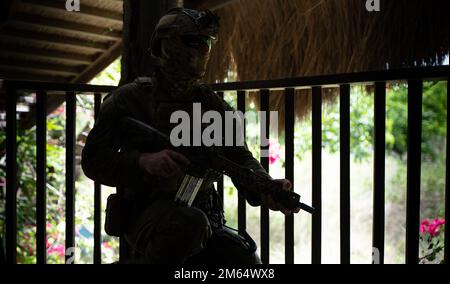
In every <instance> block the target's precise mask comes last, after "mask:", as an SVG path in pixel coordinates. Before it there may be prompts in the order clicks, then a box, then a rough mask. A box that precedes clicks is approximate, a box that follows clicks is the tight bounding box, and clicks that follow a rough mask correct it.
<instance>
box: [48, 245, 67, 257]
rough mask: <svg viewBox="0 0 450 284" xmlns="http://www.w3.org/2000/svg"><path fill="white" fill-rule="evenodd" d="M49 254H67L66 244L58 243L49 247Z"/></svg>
mask: <svg viewBox="0 0 450 284" xmlns="http://www.w3.org/2000/svg"><path fill="white" fill-rule="evenodd" d="M47 253H48V254H52V253H56V254H57V255H58V256H59V257H61V256H64V254H65V246H64V245H56V246H53V247H50V248H48V249H47Z"/></svg>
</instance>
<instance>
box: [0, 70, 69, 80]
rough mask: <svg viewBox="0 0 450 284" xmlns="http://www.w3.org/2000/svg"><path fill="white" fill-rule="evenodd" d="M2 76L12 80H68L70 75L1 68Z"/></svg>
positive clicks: (0, 75)
mask: <svg viewBox="0 0 450 284" xmlns="http://www.w3.org/2000/svg"><path fill="white" fill-rule="evenodd" d="M0 78H2V79H11V80H27V81H41V82H67V81H68V80H69V79H70V77H67V76H53V75H48V74H36V73H33V72H31V73H30V72H27V70H22V71H20V72H17V71H13V70H2V69H0Z"/></svg>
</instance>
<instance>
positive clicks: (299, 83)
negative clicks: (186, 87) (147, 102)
mask: <svg viewBox="0 0 450 284" xmlns="http://www.w3.org/2000/svg"><path fill="white" fill-rule="evenodd" d="M448 74H449V66H448V65H444V66H432V67H417V68H405V69H395V70H394V69H392V70H382V71H370V72H360V73H348V74H333V75H323V76H311V77H296V78H286V79H276V80H262V81H246V82H230V83H218V84H211V85H210V86H211V88H212V89H213V90H215V91H234V90H260V89H284V88H301V87H314V86H332V85H340V84H358V83H359V84H364V83H373V82H382V81H400V80H412V79H423V80H427V79H433V80H447V79H448Z"/></svg>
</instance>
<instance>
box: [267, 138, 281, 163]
mask: <svg viewBox="0 0 450 284" xmlns="http://www.w3.org/2000/svg"><path fill="white" fill-rule="evenodd" d="M280 157H281V147H280V145H279V144H278V142H276V141H274V140H269V162H270V164H271V165H272V164H275V163H276V162H277V161H278V159H280Z"/></svg>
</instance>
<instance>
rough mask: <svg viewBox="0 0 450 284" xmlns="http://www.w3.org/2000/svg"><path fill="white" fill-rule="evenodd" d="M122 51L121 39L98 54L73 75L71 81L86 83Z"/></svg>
mask: <svg viewBox="0 0 450 284" xmlns="http://www.w3.org/2000/svg"><path fill="white" fill-rule="evenodd" d="M121 52H122V41H117V42H116V43H115V44H114V45H113V46H112V47H111V48H110V49H109V50H108V51H107V52H104V53H103V54H102V55H100V56H99V57H98V58H97V59H96V60H95V61H94V62H93V63H91V65H89V67H88V68H87V69H85V70H84V71H83V72H82V73H81V74H80V75H78V76H77V77H75V78H74V79H73V80H72V81H71V83H86V82H88V81H89V80H91V79H92V78H94V77H95V76H96V75H97V74H98V73H100V72H101V71H102V70H103V69H105V68H106V67H108V65H109V64H111V63H112V62H113V61H114V60H116V59H117V58H118V57H119V56H120V54H121Z"/></svg>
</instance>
